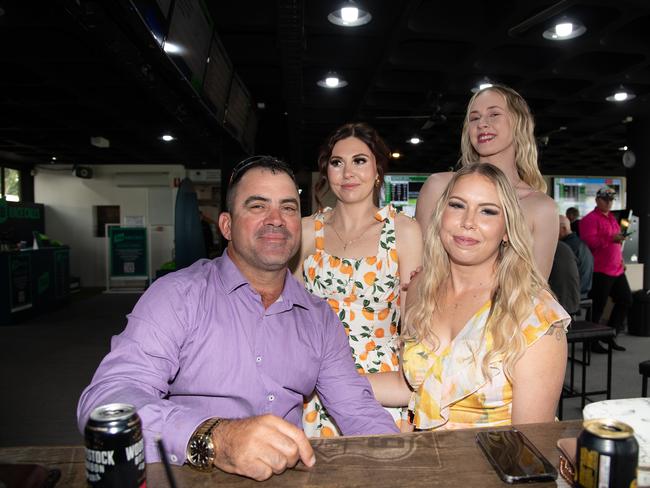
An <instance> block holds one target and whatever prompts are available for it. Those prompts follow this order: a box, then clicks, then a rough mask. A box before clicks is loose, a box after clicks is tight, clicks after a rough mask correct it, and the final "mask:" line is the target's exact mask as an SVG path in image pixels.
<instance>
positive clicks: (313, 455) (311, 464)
mask: <svg viewBox="0 0 650 488" xmlns="http://www.w3.org/2000/svg"><path fill="white" fill-rule="evenodd" d="M314 464H316V455H315V454H312V456H311V459H309V464H308V466H309V467H310V468H311V467H312V466H313V465H314Z"/></svg>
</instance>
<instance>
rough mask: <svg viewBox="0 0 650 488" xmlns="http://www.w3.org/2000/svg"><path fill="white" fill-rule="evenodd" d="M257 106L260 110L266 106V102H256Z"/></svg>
mask: <svg viewBox="0 0 650 488" xmlns="http://www.w3.org/2000/svg"><path fill="white" fill-rule="evenodd" d="M257 108H259V109H260V110H264V109H265V108H266V103H264V102H257Z"/></svg>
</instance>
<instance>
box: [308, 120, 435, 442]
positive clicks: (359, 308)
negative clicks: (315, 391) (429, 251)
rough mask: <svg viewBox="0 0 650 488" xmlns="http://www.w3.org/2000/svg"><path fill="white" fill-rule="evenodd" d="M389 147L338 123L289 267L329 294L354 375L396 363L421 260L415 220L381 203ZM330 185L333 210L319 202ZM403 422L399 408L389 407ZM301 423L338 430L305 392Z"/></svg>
mask: <svg viewBox="0 0 650 488" xmlns="http://www.w3.org/2000/svg"><path fill="white" fill-rule="evenodd" d="M388 158H389V150H388V147H387V146H386V144H385V143H384V141H383V140H382V139H381V137H379V135H378V134H377V132H376V131H375V130H374V129H373V128H372V127H370V126H368V125H366V124H363V123H348V124H345V125H343V126H341V127H339V128H338V129H336V130H335V131H334V132H333V133H332V134H331V136H330V137H329V138H328V139H327V141H326V142H325V144H324V145H323V147H322V148H321V150H320V154H319V156H318V168H319V171H320V179H319V180H318V182H317V184H316V188H315V190H316V199H317V203H318V205H319V210H318V212H316V213H315V214H314V215H312V216H310V217H305V218H304V219H303V221H302V231H303V232H302V248H301V253H300V261H299V263H298V266H297V269H296V271H295V274H296V276H297V277H300V278H301V279H302V280H304V284H305V287H306V288H307V290H309V291H310V292H311V293H313V294H314V295H317V296H319V297H322V298H325V299H327V301H328V303H329V304H330V306H331V307H332V309H333V310H334V312H336V314H337V315H338V317H339V319H340V320H341V323H342V326H343V327H342V329H344V330H345V333H346V334H347V335H348V338H349V341H350V348H351V349H352V354H353V356H354V362H355V365H356V368H357V371H358V372H359V374H366V373H376V374H380V375H381V374H384V373H385V372H387V371H396V370H397V369H398V367H399V361H398V356H397V344H396V340H397V338H398V325H399V321H400V314H401V310H400V303H401V304H402V305H403V304H404V299H405V297H406V292H404V291H401V292H400V282H401V281H402V280H408V279H409V277H410V275H411V272H412V271H414V270H415V269H416V268H417V267H418V266H419V265H420V263H421V260H422V233H421V231H420V227H419V226H418V224H417V222H416V221H415V220H413V219H411V218H410V217H407V216H405V215H403V214H399V213H397V212H396V210H395V208H393V207H392V206H391V205H386V206H384V207H381V208H380V207H379V205H378V204H379V191H380V189H381V187H382V185H383V183H384V174H385V172H386V170H387V165H388ZM327 188H329V189H330V190H331V192H332V193H333V194H334V196H335V197H336V204H335V206H334V208H333V209H331V208H323V205H322V200H321V198H322V196H323V193H324V190H326V189H327ZM389 411H390V413H391V415H392V416H393V419H394V420H395V422H396V423H397V424H398V425H399V424H400V422H401V413H402V412H401V409H399V408H395V409H390V410H389ZM303 428H304V430H305V433H306V434H307V435H308V436H310V437H329V436H334V435H338V434H339V429H338V428H337V426H336V423H335V422H333V420H332V418H331V416H330V414H329V411H328V409H326V408H323V405H322V402H321V400H320V399H319V397H318V395H314V396H312V397H311V398H309V399H308V401H307V403H306V406H305V410H304V415H303Z"/></svg>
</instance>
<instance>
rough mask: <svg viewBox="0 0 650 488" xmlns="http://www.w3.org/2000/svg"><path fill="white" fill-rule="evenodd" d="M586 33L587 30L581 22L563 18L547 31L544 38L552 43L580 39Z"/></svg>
mask: <svg viewBox="0 0 650 488" xmlns="http://www.w3.org/2000/svg"><path fill="white" fill-rule="evenodd" d="M585 32H587V28H586V27H585V26H584V24H582V23H581V22H578V21H575V20H570V19H568V18H566V17H562V18H561V19H560V20H558V21H557V22H555V24H554V25H553V26H552V27H550V28H548V29H546V30H545V31H544V32H543V33H542V36H543V37H544V39H549V40H551V41H567V40H569V39H575V38H576V37H580V36H581V35H582V34H584V33H585Z"/></svg>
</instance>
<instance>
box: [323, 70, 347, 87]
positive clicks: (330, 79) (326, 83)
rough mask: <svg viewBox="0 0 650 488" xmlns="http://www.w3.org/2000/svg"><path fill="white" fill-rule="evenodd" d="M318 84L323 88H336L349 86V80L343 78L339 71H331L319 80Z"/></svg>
mask: <svg viewBox="0 0 650 488" xmlns="http://www.w3.org/2000/svg"><path fill="white" fill-rule="evenodd" d="M316 84H317V85H318V86H321V87H323V88H329V89H335V88H343V87H344V86H347V85H348V82H347V81H345V80H344V79H343V78H341V77H340V76H339V75H338V74H337V73H335V72H333V71H330V72H329V73H327V75H325V78H323V79H322V80H318V81H317V82H316Z"/></svg>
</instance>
